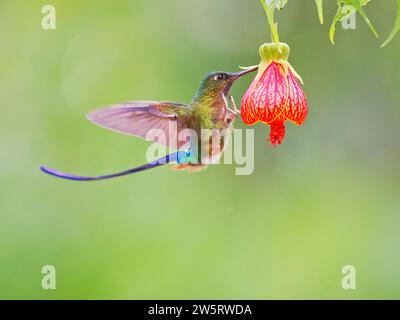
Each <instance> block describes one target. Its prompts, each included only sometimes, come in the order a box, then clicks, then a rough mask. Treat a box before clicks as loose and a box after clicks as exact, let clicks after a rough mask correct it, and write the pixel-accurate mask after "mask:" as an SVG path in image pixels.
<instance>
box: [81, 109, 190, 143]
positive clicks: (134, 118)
mask: <svg viewBox="0 0 400 320" xmlns="http://www.w3.org/2000/svg"><path fill="white" fill-rule="evenodd" d="M189 111H190V106H188V105H184V104H178V103H173V102H158V101H130V102H126V103H123V104H119V105H112V106H108V107H104V108H101V109H98V110H95V111H92V112H91V113H89V114H88V116H87V118H88V120H90V121H91V122H93V123H94V124H96V125H99V126H101V127H103V128H107V129H110V130H113V131H117V132H121V133H125V134H129V135H134V136H137V137H140V138H143V139H145V140H147V141H155V142H157V143H159V144H163V145H166V146H169V147H176V146H177V147H178V148H180V147H182V146H183V145H184V144H186V143H187V140H185V141H178V140H177V135H178V134H179V132H180V130H182V129H184V128H185V120H186V116H187V115H188V113H189ZM151 130H154V131H151ZM174 131H176V132H174ZM154 135H155V136H157V137H156V140H155V139H154Z"/></svg>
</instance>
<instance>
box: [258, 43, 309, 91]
mask: <svg viewBox="0 0 400 320" xmlns="http://www.w3.org/2000/svg"><path fill="white" fill-rule="evenodd" d="M289 54H290V47H289V46H288V45H287V44H286V43H282V42H280V43H264V44H263V45H261V47H260V56H261V62H260V64H259V68H258V74H257V77H256V79H260V77H261V76H262V74H263V73H264V71H265V70H266V69H267V68H268V66H269V65H270V64H271V63H272V62H276V63H279V64H280V65H281V66H282V67H283V71H284V73H285V74H286V73H287V72H288V70H289V69H290V70H291V71H292V73H293V75H294V76H295V77H296V78H298V79H299V80H300V82H301V83H303V80H302V78H301V76H300V75H299V74H298V73H297V72H296V70H295V69H294V68H293V67H292V66H291V64H290V63H289V61H288V59H289ZM256 81H257V80H256Z"/></svg>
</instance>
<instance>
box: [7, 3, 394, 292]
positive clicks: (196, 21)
mask: <svg viewBox="0 0 400 320" xmlns="http://www.w3.org/2000/svg"><path fill="white" fill-rule="evenodd" d="M45 4H52V5H54V6H55V7H56V10H57V29H56V30H54V31H44V30H42V28H41V19H42V14H41V9H42V6H43V5H45ZM395 8H396V2H395V1H373V2H372V3H371V4H370V5H369V6H368V7H367V8H366V11H367V13H369V16H370V18H371V20H372V22H373V23H374V24H375V25H376V27H377V28H378V30H379V31H380V34H381V39H380V40H379V41H377V39H375V38H374V36H373V35H372V33H371V32H370V30H369V29H368V27H367V26H366V25H365V24H364V22H363V21H362V20H361V18H358V19H357V29H356V30H343V29H342V28H341V27H340V26H339V27H338V29H337V34H336V46H332V45H331V44H330V43H329V40H328V29H329V24H330V21H331V17H332V16H333V14H334V13H335V11H336V8H335V1H329V3H327V4H326V7H325V9H326V20H327V21H326V24H325V25H324V26H321V25H320V24H319V21H318V18H317V14H316V9H315V6H314V3H313V1H309V2H307V1H289V4H288V6H287V7H286V8H285V10H284V12H283V13H281V14H279V16H278V21H279V25H280V36H281V39H282V40H283V41H285V42H288V43H289V44H290V46H291V48H292V53H291V57H290V61H291V63H292V64H293V66H294V67H295V68H296V69H297V71H298V72H299V73H300V74H301V75H302V76H303V78H304V80H305V86H304V90H305V92H306V94H307V97H308V100H309V108H310V113H309V117H308V119H307V121H306V122H305V123H304V125H303V126H302V127H297V126H295V125H292V124H288V132H287V137H286V141H285V142H284V144H283V145H281V146H279V147H278V148H272V147H270V146H269V145H268V144H267V143H266V135H267V132H268V130H267V128H266V127H265V126H263V125H261V124H260V125H258V126H257V127H256V141H255V143H256V154H255V166H256V167H255V172H254V173H253V174H252V175H250V176H236V175H235V166H234V165H220V166H214V167H211V168H210V169H209V170H207V171H205V172H202V173H199V174H191V175H190V174H187V173H177V172H172V171H171V170H169V169H168V168H167V167H165V168H159V169H157V170H153V171H149V172H145V173H142V174H138V175H135V176H129V177H126V178H121V179H117V180H114V181H106V182H98V183H73V182H66V181H61V180H57V179H54V178H52V177H49V176H46V175H44V174H42V173H41V172H40V171H39V169H38V167H39V165H40V164H47V165H49V166H51V167H55V168H60V169H63V170H66V171H70V172H74V173H84V174H100V173H107V172H113V171H119V170H121V169H126V168H130V167H132V166H135V165H140V164H142V163H143V162H144V161H145V152H146V148H147V147H148V145H149V144H148V143H147V142H144V141H141V140H139V139H136V138H134V137H129V136H125V135H121V134H117V133H113V132H110V131H107V130H104V129H101V128H98V127H96V126H93V125H91V124H90V123H89V122H88V121H87V120H86V119H85V117H84V115H85V114H86V113H87V112H88V111H89V110H91V109H93V108H96V107H99V106H102V105H107V104H110V103H115V102H122V101H126V100H140V99H151V100H172V101H177V102H189V101H190V99H191V97H192V96H193V94H194V93H195V91H196V89H197V87H198V85H199V81H200V80H201V78H202V77H203V76H204V75H205V73H207V72H208V71H212V70H227V71H235V70H238V66H239V65H244V66H248V65H254V64H257V63H258V60H259V57H258V47H259V45H260V44H262V43H263V42H266V41H268V40H269V36H268V30H267V25H266V20H265V15H264V12H263V10H262V7H261V5H260V3H259V1H258V0H254V1H249V0H235V1H231V0H218V1H215V0H166V1H139V0H136V1H134V0H114V1H78V0H68V1H66V0H64V1H61V0H52V1H22V0H17V1H1V2H0V39H1V50H0V102H1V111H0V112H1V117H0V122H1V125H0V143H1V144H0V146H1V152H2V156H1V161H0V195H1V199H0V237H1V238H0V298H3V299H4V298H8V299H14V298H24V299H26V298H32V299H56V298H58V299H69V298H76V299H97V298H100V299H151V298H154V299H190V298H193V299H197V298H210V299H212V298H219V299H230V298H232V299H251V298H253V299H279V298H295V299H304V298H311V299H317V298H322V299H328V298H334V299H339V298H343V299H360V298H379V299H381V298H400V234H399V229H400V190H399V179H400V172H399V161H400V145H399V137H400V127H399V120H400V107H399V101H400V94H399V83H400V72H399V71H400V70H399V69H400V68H399V51H400V37H397V38H395V40H394V42H393V43H391V44H390V45H389V46H388V47H387V48H386V49H380V48H379V45H380V43H382V42H383V40H384V38H385V37H386V36H387V35H388V33H389V31H390V29H391V27H392V24H393V20H394V17H395ZM250 81H251V77H247V78H246V79H244V80H243V81H241V82H240V83H237V84H236V85H235V87H234V89H233V94H234V96H235V97H236V100H238V101H240V98H241V96H242V95H243V93H244V92H245V90H246V88H247V86H248V85H249V83H250ZM236 126H237V127H239V128H244V125H243V124H242V123H241V121H240V120H239V119H238V120H237V122H236ZM48 264H50V265H54V266H55V267H56V270H57V289H56V290H53V291H52V290H49V291H45V290H43V289H42V287H41V280H42V276H43V275H42V274H41V268H42V266H44V265H48ZM344 265H354V266H355V267H356V270H357V289H356V290H350V291H346V290H343V289H342V287H341V280H342V277H343V275H342V274H341V268H342V267H343V266H344Z"/></svg>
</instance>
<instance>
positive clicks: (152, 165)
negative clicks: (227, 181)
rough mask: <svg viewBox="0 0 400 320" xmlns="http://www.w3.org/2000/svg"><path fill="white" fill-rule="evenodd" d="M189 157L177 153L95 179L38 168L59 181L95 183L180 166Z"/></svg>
mask: <svg viewBox="0 0 400 320" xmlns="http://www.w3.org/2000/svg"><path fill="white" fill-rule="evenodd" d="M189 157H190V154H189V152H185V151H178V152H175V153H171V154H169V155H167V156H165V157H162V158H160V159H158V160H155V161H153V162H150V163H148V164H145V165H143V166H140V167H136V168H133V169H129V170H125V171H121V172H118V173H113V174H108V175H104V176H97V177H85V176H77V175H73V174H68V173H64V172H61V171H57V170H54V169H50V168H47V167H45V166H40V170H41V171H43V172H44V173H47V174H49V175H51V176H54V177H57V178H61V179H66V180H74V181H97V180H105V179H112V178H117V177H121V176H126V175H128V174H132V173H138V172H141V171H145V170H149V169H153V168H157V167H160V166H163V165H166V164H168V163H171V162H177V163H178V164H182V163H187V162H188V159H189Z"/></svg>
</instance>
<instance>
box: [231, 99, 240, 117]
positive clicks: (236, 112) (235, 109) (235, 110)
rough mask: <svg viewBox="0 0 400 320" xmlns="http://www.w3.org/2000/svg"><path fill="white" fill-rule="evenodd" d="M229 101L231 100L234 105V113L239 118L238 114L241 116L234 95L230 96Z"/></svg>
mask: <svg viewBox="0 0 400 320" xmlns="http://www.w3.org/2000/svg"><path fill="white" fill-rule="evenodd" d="M229 100H231V102H232V105H233V111H234V113H235V115H236V116H237V115H238V114H240V111H239V109H238V108H237V107H236V103H235V99H234V98H233V96H232V95H229Z"/></svg>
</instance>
